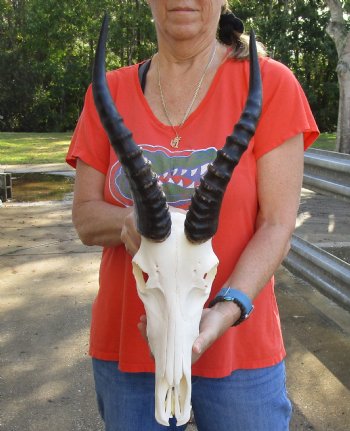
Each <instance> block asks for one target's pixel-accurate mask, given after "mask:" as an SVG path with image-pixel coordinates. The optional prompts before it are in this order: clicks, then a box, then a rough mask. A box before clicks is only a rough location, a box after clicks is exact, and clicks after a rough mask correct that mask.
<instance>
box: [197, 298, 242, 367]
mask: <svg viewBox="0 0 350 431" xmlns="http://www.w3.org/2000/svg"><path fill="white" fill-rule="evenodd" d="M240 316H241V310H240V308H239V307H238V306H237V305H236V304H235V303H234V302H228V301H225V302H218V303H217V304H215V305H214V307H212V308H205V309H204V310H203V313H202V319H201V322H200V324H199V335H198V337H197V339H196V340H195V342H194V343H193V347H192V363H195V362H196V361H198V359H199V358H200V357H201V356H202V355H203V353H204V352H205V351H206V350H207V349H208V348H209V347H210V346H211V345H212V344H214V342H215V341H216V340H217V339H218V338H220V337H221V335H223V334H224V333H225V332H226V331H227V330H228V329H229V328H230V327H231V326H232V325H233V324H234V323H235V322H236V321H237V320H238V319H239V318H240Z"/></svg>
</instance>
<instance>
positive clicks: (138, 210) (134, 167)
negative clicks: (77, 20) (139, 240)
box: [92, 15, 171, 241]
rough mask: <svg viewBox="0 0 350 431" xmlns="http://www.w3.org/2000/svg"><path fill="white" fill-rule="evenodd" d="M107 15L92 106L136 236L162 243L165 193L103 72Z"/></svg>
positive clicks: (167, 222) (166, 228)
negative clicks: (116, 166) (118, 168)
mask: <svg viewBox="0 0 350 431" xmlns="http://www.w3.org/2000/svg"><path fill="white" fill-rule="evenodd" d="M107 33H108V16H107V15H105V17H104V19H103V24H102V28H101V32H100V37H99V41H98V45H97V49H96V55H95V64H94V69H93V78H92V91H93V96H94V101H95V106H96V109H97V112H98V114H99V117H100V120H101V123H102V125H103V127H104V129H105V131H106V133H107V135H108V138H109V141H110V143H111V145H112V147H113V149H114V151H115V152H116V154H117V156H118V158H119V160H120V162H121V164H122V166H123V168H124V171H125V174H126V176H127V179H128V181H129V185H130V189H131V193H132V197H133V201H134V206H135V214H136V226H137V229H138V231H139V233H140V234H141V235H142V236H144V237H146V238H148V239H150V240H153V241H164V240H165V239H166V238H167V237H168V236H169V234H170V231H171V218H170V212H169V208H168V204H167V202H166V197H165V194H164V192H163V190H162V188H161V185H160V183H159V181H158V176H157V175H156V174H155V173H154V172H153V171H152V168H151V163H150V161H149V160H147V159H146V158H145V157H144V156H143V152H142V149H141V148H140V147H139V146H138V145H137V144H136V143H135V142H134V140H133V138H132V133H131V132H130V130H128V128H127V127H126V126H125V125H124V122H123V119H122V117H121V116H120V114H119V113H118V111H117V108H116V106H115V104H114V102H113V99H112V96H111V94H110V91H109V88H108V84H107V80H106V70H105V55H106V53H105V51H106V40H107Z"/></svg>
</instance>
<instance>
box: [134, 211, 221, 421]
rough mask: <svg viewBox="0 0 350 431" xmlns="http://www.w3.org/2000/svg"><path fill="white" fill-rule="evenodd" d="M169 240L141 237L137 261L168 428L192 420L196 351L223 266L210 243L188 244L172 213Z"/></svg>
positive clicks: (161, 415) (159, 405) (179, 218)
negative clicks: (172, 420)
mask: <svg viewBox="0 0 350 431" xmlns="http://www.w3.org/2000/svg"><path fill="white" fill-rule="evenodd" d="M171 218H172V228H171V234H170V236H169V237H168V238H167V239H166V240H165V241H164V242H154V241H150V240H148V239H147V238H144V237H142V240H141V246H140V248H139V250H138V252H137V253H136V255H135V256H134V258H133V273H134V276H135V279H136V284H137V291H138V294H139V296H140V298H141V300H142V301H143V303H144V306H145V310H146V315H147V337H148V341H149V345H150V349H151V351H152V353H153V356H154V358H155V365H156V369H155V377H156V386H155V417H156V420H157V422H159V423H160V424H162V425H169V418H170V417H172V416H175V417H176V419H177V425H178V426H179V425H183V424H185V423H187V422H188V420H189V419H190V411H191V356H192V346H193V343H194V341H195V339H196V338H197V336H198V333H199V323H200V319H201V315H202V310H203V307H204V303H205V301H206V300H207V299H208V296H209V293H210V290H211V286H212V283H213V281H214V278H215V275H216V270H217V265H218V263H219V261H218V259H217V257H216V255H215V254H214V252H213V249H212V245H211V239H210V240H208V241H206V242H205V243H202V244H193V243H191V242H189V241H188V240H187V238H186V236H185V233H184V221H185V215H184V213H180V212H172V213H171Z"/></svg>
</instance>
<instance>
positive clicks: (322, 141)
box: [312, 133, 336, 151]
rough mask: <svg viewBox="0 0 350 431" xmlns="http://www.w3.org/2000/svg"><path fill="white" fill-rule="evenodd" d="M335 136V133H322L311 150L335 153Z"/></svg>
mask: <svg viewBox="0 0 350 431" xmlns="http://www.w3.org/2000/svg"><path fill="white" fill-rule="evenodd" d="M335 144H336V134H335V133H322V134H321V135H320V137H319V138H318V139H317V141H316V142H315V143H314V145H313V146H312V148H316V149H319V150H328V151H335Z"/></svg>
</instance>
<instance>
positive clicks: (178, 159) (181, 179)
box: [109, 145, 216, 206]
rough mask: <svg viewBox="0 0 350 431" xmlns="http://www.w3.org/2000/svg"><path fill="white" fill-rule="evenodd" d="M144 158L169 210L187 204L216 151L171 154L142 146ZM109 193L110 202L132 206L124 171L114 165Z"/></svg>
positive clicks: (208, 149) (111, 170)
mask: <svg viewBox="0 0 350 431" xmlns="http://www.w3.org/2000/svg"><path fill="white" fill-rule="evenodd" d="M142 149H143V153H144V156H145V157H146V158H147V159H148V160H150V161H151V163H152V169H153V171H154V172H155V173H156V174H158V176H159V181H160V182H161V183H162V186H163V190H164V193H165V194H166V197H167V201H168V203H169V204H170V205H172V206H183V205H186V204H189V202H190V200H191V197H192V195H193V192H194V188H195V187H196V186H198V184H199V181H200V178H201V177H202V176H203V174H204V173H205V172H206V171H207V167H208V164H209V163H211V162H212V161H213V160H214V158H215V157H216V149H215V148H206V149H204V150H183V151H170V150H168V149H167V148H164V147H159V146H151V145H142ZM109 189H110V192H111V194H112V196H113V198H114V199H115V200H116V201H118V202H120V203H122V204H123V205H125V206H131V205H132V197H131V193H130V188H129V184H128V181H127V179H126V176H125V173H124V169H123V167H122V166H121V164H120V162H119V161H117V162H116V163H115V164H114V165H113V166H112V167H111V169H110V173H109Z"/></svg>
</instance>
